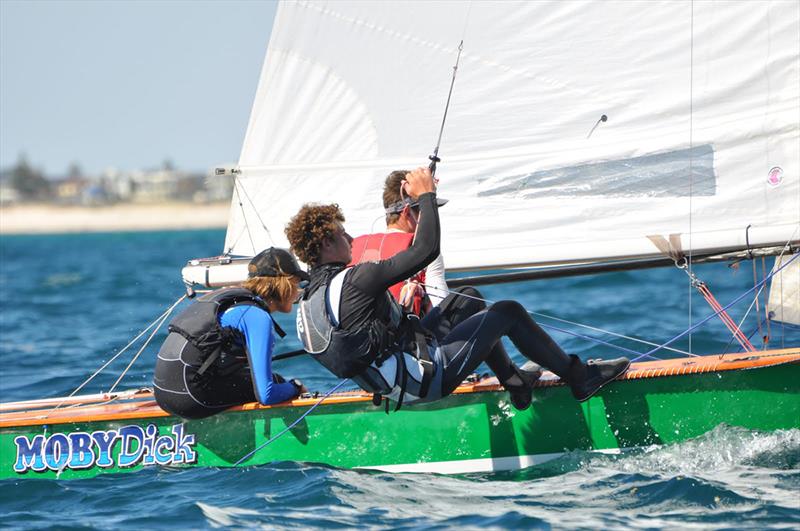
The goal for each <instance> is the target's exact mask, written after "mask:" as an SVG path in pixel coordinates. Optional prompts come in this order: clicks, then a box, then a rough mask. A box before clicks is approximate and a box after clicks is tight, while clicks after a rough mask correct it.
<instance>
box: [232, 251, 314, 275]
mask: <svg viewBox="0 0 800 531" xmlns="http://www.w3.org/2000/svg"><path fill="white" fill-rule="evenodd" d="M247 271H248V275H247V276H248V277H250V278H252V277H288V276H296V277H299V278H300V280H309V276H308V273H306V272H305V271H303V270H302V269H300V264H298V263H297V260H295V258H294V256H292V253H290V252H289V251H287V250H286V249H280V248H278V247H270V248H269V249H264V250H263V251H261V252H260V253H258V254H257V255H256V256H255V257H253V259H252V260H250V264H249V265H248V266H247Z"/></svg>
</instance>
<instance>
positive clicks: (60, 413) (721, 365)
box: [0, 348, 800, 428]
mask: <svg viewBox="0 0 800 531" xmlns="http://www.w3.org/2000/svg"><path fill="white" fill-rule="evenodd" d="M786 363H800V348H789V349H781V350H771V351H764V352H760V353H751V352H743V353H737V354H721V355H707V356H700V357H687V358H677V359H671V360H659V361H646V362H638V363H634V364H632V365H631V368H630V369H629V370H628V372H627V373H626V374H625V375H624V376H623V377H621V378H620V380H622V381H625V380H641V379H655V378H664V377H671V376H681V375H691V374H701V373H709V372H723V371H733V370H748V369H758V368H763V367H772V366H776V365H782V364H786ZM559 385H564V383H563V382H562V381H561V380H560V379H558V377H557V376H555V375H554V374H552V373H550V372H545V373H544V375H543V376H542V378H541V379H540V380H539V381H538V382H537V383H536V387H542V388H543V387H553V386H559ZM502 390H503V387H502V386H501V385H500V384H499V383H498V382H497V379H496V378H494V377H491V378H485V379H482V380H480V381H478V382H472V383H465V384H462V385H461V386H459V387H458V388H457V389H456V390H455V391H454V394H469V393H483V392H492V391H502ZM318 400H319V399H318V398H314V397H308V398H299V399H296V400H292V401H289V402H283V403H281V404H274V405H269V406H262V405H261V404H258V403H256V402H253V403H249V404H244V405H241V406H236V407H233V408H231V409H229V410H228V411H227V412H232V411H252V410H257V409H270V408H286V407H310V406H312V405H314V404H316V403H317V402H318ZM371 400H372V395H370V394H368V393H366V392H363V391H344V392H341V393H335V394H333V395H331V396H330V397H328V398H326V399H325V400H324V404H323V405H337V404H349V403H356V402H370V401H371ZM112 402H117V403H112ZM59 403H61V404H62V405H68V406H67V407H61V408H58V409H55V406H56V405H58V404H59ZM0 411H1V412H2V413H0V428H13V427H22V426H35V425H51V424H68V423H79V422H96V421H115V420H128V419H131V420H133V419H145V418H158V417H168V416H170V415H169V413H167V412H165V411H163V410H162V409H161V408H159V407H158V404H156V402H155V400H154V399H153V394H152V391H150V390H146V389H140V390H135V391H126V392H121V393H113V394H95V395H87V396H84V397H71V398H69V399H64V398H53V399H46V400H31V401H23V402H10V403H6V404H0ZM227 412H226V413H227Z"/></svg>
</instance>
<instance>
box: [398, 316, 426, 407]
mask: <svg viewBox="0 0 800 531" xmlns="http://www.w3.org/2000/svg"><path fill="white" fill-rule="evenodd" d="M406 319H408V321H409V322H410V327H411V337H412V338H413V339H412V341H413V345H414V348H413V349H412V355H413V356H414V357H415V358H417V361H418V362H419V363H420V365H421V366H422V382H420V388H419V394H420V397H421V398H422V397H425V396H428V390H429V389H430V387H431V381H432V380H433V362H432V361H431V356H430V352H429V350H428V331H427V330H425V328H424V327H423V326H422V323H420V320H419V317H418V316H416V315H414V314H408V315H406ZM403 368H404V369H405V363H404V364H403ZM403 392H405V382H404V388H403Z"/></svg>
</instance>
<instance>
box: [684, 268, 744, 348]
mask: <svg viewBox="0 0 800 531" xmlns="http://www.w3.org/2000/svg"><path fill="white" fill-rule="evenodd" d="M697 291H699V292H700V294H701V295H703V298H705V299H706V302H708V304H709V305H710V306H711V308H712V309H714V310H715V311H716V312H717V314H719V318H720V319H721V320H722V322H723V323H725V326H726V327H728V330H730V331H731V333H733V337H734V338H736V341H738V342H739V344H740V345H741V346H742V348H743V349H745V350H746V351H748V352H754V351H755V350H756V348H755V347H754V346H753V344H752V343H750V341H749V340H748V339H747V337H745V335H744V333H743V332H742V329H741V328H739V327H738V326H736V323H734V322H733V319H731V316H730V315H728V312H726V311H725V310H724V309H723V308H722V305H721V304H720V303H719V302H718V301H717V299H716V298H715V297H714V295H713V294H712V293H711V290H709V289H708V286H707V285H706V283H705V282H700V283H699V284H698V285H697Z"/></svg>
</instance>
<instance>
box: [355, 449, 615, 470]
mask: <svg viewBox="0 0 800 531" xmlns="http://www.w3.org/2000/svg"><path fill="white" fill-rule="evenodd" d="M623 451H624V449H619V448H609V449H605V450H592V453H601V454H619V453H621V452H623ZM565 454H566V452H556V453H552V454H536V455H513V456H509V457H486V458H482V459H465V460H463V461H434V462H430V463H407V464H400V465H374V466H359V467H356V468H361V469H368V470H381V471H383V472H426V473H435V474H469V473H472V472H500V471H503V470H519V469H522V468H528V467H530V466H536V465H541V464H542V463H546V462H548V461H552V460H553V459H557V458H559V457H561V456H562V455H565Z"/></svg>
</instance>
